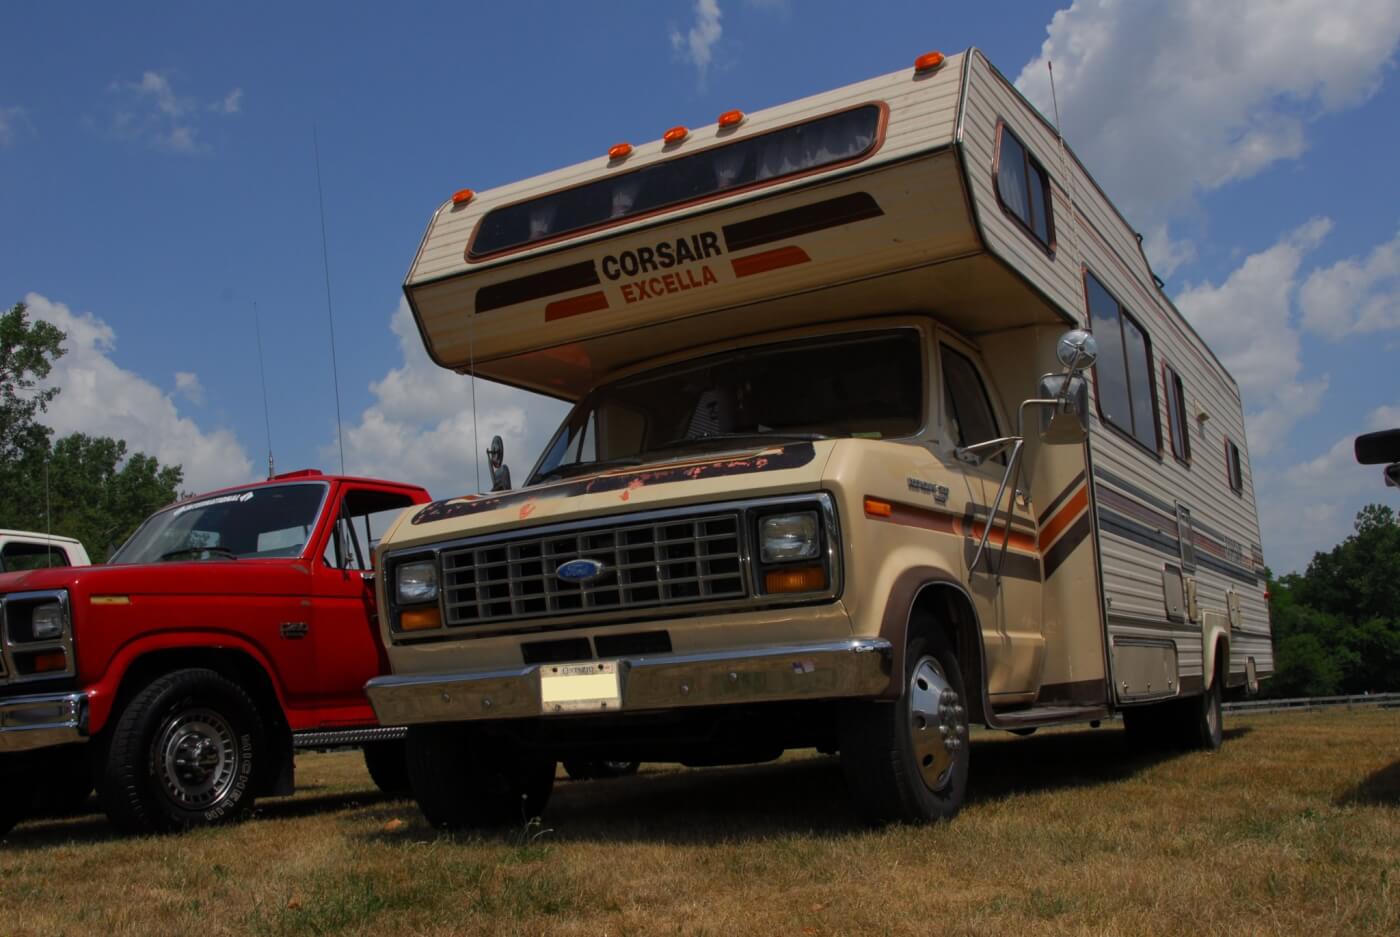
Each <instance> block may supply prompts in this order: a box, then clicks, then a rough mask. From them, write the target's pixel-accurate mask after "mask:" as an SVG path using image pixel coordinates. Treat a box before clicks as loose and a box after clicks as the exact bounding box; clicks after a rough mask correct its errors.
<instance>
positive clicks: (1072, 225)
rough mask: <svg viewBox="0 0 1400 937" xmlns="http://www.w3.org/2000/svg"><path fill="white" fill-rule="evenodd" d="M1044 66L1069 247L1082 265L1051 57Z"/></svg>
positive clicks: (1082, 260)
mask: <svg viewBox="0 0 1400 937" xmlns="http://www.w3.org/2000/svg"><path fill="white" fill-rule="evenodd" d="M1045 67H1046V68H1047V69H1048V70H1049V72H1050V103H1051V104H1052V105H1053V106H1054V108H1055V136H1056V138H1058V140H1059V142H1060V173H1061V174H1062V175H1063V176H1064V179H1065V198H1067V199H1069V239H1070V244H1071V245H1072V246H1071V249H1072V250H1073V251H1074V262H1075V264H1076V265H1077V266H1080V267H1082V266H1083V265H1084V259H1083V257H1082V256H1081V254H1080V250H1079V209H1078V208H1076V207H1075V205H1074V176H1073V175H1072V174H1071V173H1070V171H1069V150H1067V149H1066V148H1065V132H1064V131H1063V130H1061V129H1060V99H1059V96H1058V95H1056V94H1055V63H1054V61H1052V60H1051V59H1046V60H1045ZM1047 197H1048V198H1050V199H1051V200H1053V199H1054V197H1055V196H1054V187H1053V186H1052V187H1051V191H1050V194H1049V195H1048V196H1047Z"/></svg>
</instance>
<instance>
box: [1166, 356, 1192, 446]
mask: <svg viewBox="0 0 1400 937" xmlns="http://www.w3.org/2000/svg"><path fill="white" fill-rule="evenodd" d="M1162 376H1163V378H1165V381H1164V383H1165V384H1166V386H1167V422H1168V425H1169V427H1170V429H1171V437H1172V455H1174V456H1176V457H1177V459H1179V460H1180V461H1182V462H1186V463H1189V462H1190V461H1191V437H1190V435H1189V434H1188V433H1187V427H1188V426H1189V425H1190V424H1188V423H1187V422H1186V390H1185V388H1184V387H1183V386H1182V384H1181V375H1179V374H1177V373H1176V371H1174V370H1172V366H1171V365H1169V364H1164V365H1162Z"/></svg>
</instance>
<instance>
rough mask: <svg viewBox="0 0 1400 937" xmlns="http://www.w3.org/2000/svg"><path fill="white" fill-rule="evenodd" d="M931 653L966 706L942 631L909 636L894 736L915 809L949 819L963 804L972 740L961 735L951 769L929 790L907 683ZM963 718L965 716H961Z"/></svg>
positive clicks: (957, 669)
mask: <svg viewBox="0 0 1400 937" xmlns="http://www.w3.org/2000/svg"><path fill="white" fill-rule="evenodd" d="M925 657H932V658H934V659H935V660H937V661H938V663H939V665H940V666H941V667H942V668H943V677H944V679H945V680H947V681H948V683H949V685H950V686H951V687H952V689H953V690H954V691H955V692H956V693H957V694H958V699H959V701H960V703H961V704H962V706H963V708H964V712H966V709H967V691H966V684H964V683H963V677H962V668H961V667H959V666H958V659H957V655H955V654H954V653H953V649H952V647H951V646H950V645H949V643H948V640H947V639H946V638H945V637H944V636H943V635H942V634H941V633H937V632H935V633H932V634H924V635H919V636H917V637H915V638H913V639H912V640H910V642H909V644H908V645H907V647H906V649H905V652H904V692H903V694H901V696H900V699H899V703H898V704H897V705H896V706H895V707H894V711H895V719H896V720H897V724H896V726H895V732H896V739H897V742H898V744H899V747H900V754H901V756H902V757H901V758H900V762H901V764H902V765H903V769H904V773H905V775H906V777H905V778H904V782H903V783H904V784H905V785H906V786H907V787H908V789H909V792H910V794H911V796H912V797H913V799H914V800H915V801H916V802H917V804H918V812H919V814H921V815H922V816H925V817H928V818H930V819H951V818H952V817H953V816H954V815H955V814H956V813H957V812H958V810H959V809H961V807H962V803H963V799H964V797H965V796H966V795H967V779H968V770H969V767H970V764H971V760H972V759H971V757H970V756H971V740H970V739H969V738H968V736H967V735H964V736H963V746H962V748H961V749H959V750H958V751H957V752H956V753H955V754H954V756H953V767H952V773H951V775H950V777H949V779H948V783H946V784H945V785H944V786H943V787H941V788H940V789H939V790H936V791H935V790H930V789H929V787H928V785H927V784H925V783H924V778H923V773H922V772H921V771H920V770H919V763H918V760H917V758H916V756H915V753H914V740H913V738H912V736H911V735H910V730H909V726H910V707H911V702H912V699H911V696H912V694H911V693H910V692H909V683H910V681H911V680H912V679H913V677H914V671H915V669H916V668H917V667H918V664H919V661H921V660H923V659H924V658H925ZM964 721H966V717H964Z"/></svg>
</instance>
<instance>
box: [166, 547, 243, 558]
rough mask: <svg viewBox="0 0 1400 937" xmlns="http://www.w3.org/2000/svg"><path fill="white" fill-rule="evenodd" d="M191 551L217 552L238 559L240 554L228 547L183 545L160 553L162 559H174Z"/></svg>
mask: <svg viewBox="0 0 1400 937" xmlns="http://www.w3.org/2000/svg"><path fill="white" fill-rule="evenodd" d="M191 553H217V554H219V555H220V556H223V557H226V558H227V559H230V560H236V559H238V554H237V553H234V552H233V551H232V550H230V549H229V548H228V547H181V548H180V549H178V550H167V551H166V552H164V553H162V554H161V555H160V558H161V560H162V561H164V560H173V559H175V558H176V557H177V556H186V555H188V554H191Z"/></svg>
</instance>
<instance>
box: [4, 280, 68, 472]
mask: <svg viewBox="0 0 1400 937" xmlns="http://www.w3.org/2000/svg"><path fill="white" fill-rule="evenodd" d="M65 337H66V336H64V334H63V332H62V331H61V330H59V329H58V328H57V327H56V326H54V325H51V324H50V323H48V322H42V321H35V322H31V321H30V319H29V311H28V307H27V306H25V304H24V303H15V304H14V305H13V306H11V307H10V311H9V312H7V313H5V314H4V315H0V467H3V466H10V465H14V464H15V463H16V462H18V461H20V460H22V459H23V458H24V457H25V456H26V455H27V454H29V453H31V452H32V451H33V450H35V449H37V448H40V447H45V446H47V445H48V441H49V435H50V432H51V431H50V430H49V428H48V427H46V426H44V425H43V424H41V423H39V422H38V415H39V414H40V413H43V412H44V411H45V410H46V409H48V405H49V401H51V400H53V398H54V397H55V396H56V395H57V394H58V388H57V387H50V388H47V389H45V390H35V389H34V388H35V386H36V385H37V384H38V383H39V381H41V380H43V379H44V378H46V377H48V376H49V369H50V367H51V366H52V362H53V359H55V358H57V357H59V356H60V355H62V354H63V339H64V338H65ZM0 481H3V479H0Z"/></svg>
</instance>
